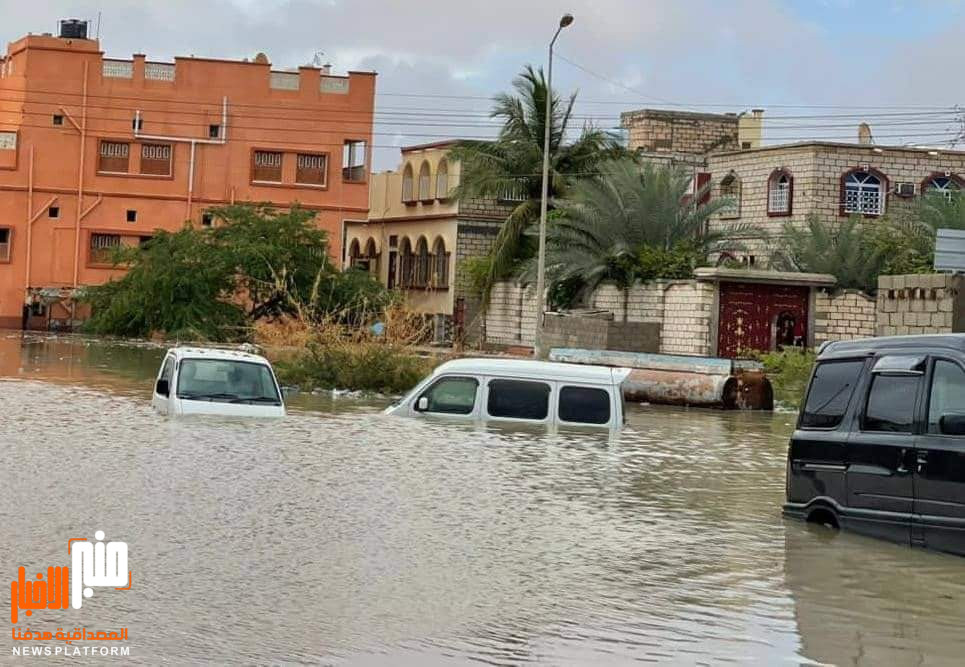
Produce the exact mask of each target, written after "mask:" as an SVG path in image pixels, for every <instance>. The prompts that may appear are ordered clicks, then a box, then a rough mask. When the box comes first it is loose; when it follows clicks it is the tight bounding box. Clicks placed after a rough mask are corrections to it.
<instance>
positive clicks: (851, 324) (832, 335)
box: [814, 290, 876, 346]
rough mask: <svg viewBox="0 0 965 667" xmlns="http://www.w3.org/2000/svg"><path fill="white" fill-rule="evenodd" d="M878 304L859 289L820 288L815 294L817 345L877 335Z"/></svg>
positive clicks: (815, 335) (815, 343)
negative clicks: (829, 289)
mask: <svg viewBox="0 0 965 667" xmlns="http://www.w3.org/2000/svg"><path fill="white" fill-rule="evenodd" d="M875 323H876V304H875V300H874V298H873V297H870V296H868V295H867V294H865V293H864V292H861V291H859V290H840V291H836V292H830V293H829V292H826V291H823V290H822V291H818V292H817V293H816V294H815V296H814V345H815V346H818V345H821V344H822V343H825V342H827V341H832V340H852V339H855V338H870V337H871V336H874V335H875Z"/></svg>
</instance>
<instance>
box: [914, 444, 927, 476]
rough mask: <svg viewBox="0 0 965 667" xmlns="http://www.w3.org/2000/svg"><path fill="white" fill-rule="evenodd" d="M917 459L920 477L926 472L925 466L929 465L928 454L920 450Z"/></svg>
mask: <svg viewBox="0 0 965 667" xmlns="http://www.w3.org/2000/svg"><path fill="white" fill-rule="evenodd" d="M915 459H916V463H917V464H918V466H917V468H916V469H917V471H918V474H919V475H920V474H922V473H923V472H924V471H925V466H926V465H928V452H927V451H924V450H921V449H919V450H918V455H917V456H916V457H915Z"/></svg>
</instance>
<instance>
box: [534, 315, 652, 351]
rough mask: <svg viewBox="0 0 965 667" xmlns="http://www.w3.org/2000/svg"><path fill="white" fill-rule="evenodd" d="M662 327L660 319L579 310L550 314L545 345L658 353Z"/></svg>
mask: <svg viewBox="0 0 965 667" xmlns="http://www.w3.org/2000/svg"><path fill="white" fill-rule="evenodd" d="M660 329H661V325H660V324H659V323H657V322H624V321H623V320H616V321H615V320H613V319H611V318H609V317H606V318H604V317H592V316H590V317H581V316H580V315H579V314H577V313H574V314H572V315H558V314H556V313H547V314H546V321H545V322H544V325H543V344H544V345H545V346H546V347H548V348H554V347H569V348H581V349H587V350H622V351H624V352H648V353H654V352H659V351H660Z"/></svg>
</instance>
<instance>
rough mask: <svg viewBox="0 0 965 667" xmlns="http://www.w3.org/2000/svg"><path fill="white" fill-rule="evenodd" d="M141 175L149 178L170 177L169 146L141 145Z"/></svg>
mask: <svg viewBox="0 0 965 667" xmlns="http://www.w3.org/2000/svg"><path fill="white" fill-rule="evenodd" d="M141 173H142V174H148V175H150V176H170V175H171V146H170V145H168V144H141Z"/></svg>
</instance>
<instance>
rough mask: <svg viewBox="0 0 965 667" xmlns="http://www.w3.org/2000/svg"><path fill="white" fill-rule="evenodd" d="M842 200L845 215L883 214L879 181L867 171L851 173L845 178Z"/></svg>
mask: <svg viewBox="0 0 965 667" xmlns="http://www.w3.org/2000/svg"><path fill="white" fill-rule="evenodd" d="M842 199H843V201H844V212H845V213H860V214H862V215H881V214H882V213H884V212H885V193H884V187H883V184H882V182H881V179H880V178H879V177H878V176H876V175H875V174H872V173H871V172H868V171H852V172H849V173H848V174H847V175H846V176H845V178H844V192H843V193H842Z"/></svg>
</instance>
